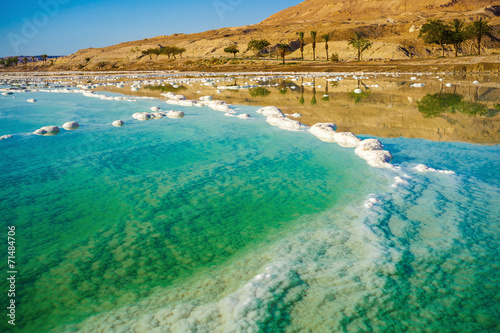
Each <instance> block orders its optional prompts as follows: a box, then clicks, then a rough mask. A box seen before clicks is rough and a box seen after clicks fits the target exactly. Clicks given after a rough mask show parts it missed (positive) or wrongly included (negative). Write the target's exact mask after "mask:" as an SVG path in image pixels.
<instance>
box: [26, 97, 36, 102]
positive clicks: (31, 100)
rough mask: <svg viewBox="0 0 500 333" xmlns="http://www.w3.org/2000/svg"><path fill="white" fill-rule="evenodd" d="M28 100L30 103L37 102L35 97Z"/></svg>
mask: <svg viewBox="0 0 500 333" xmlns="http://www.w3.org/2000/svg"><path fill="white" fill-rule="evenodd" d="M27 102H28V103H35V102H36V99H34V98H30V99H28V100H27Z"/></svg>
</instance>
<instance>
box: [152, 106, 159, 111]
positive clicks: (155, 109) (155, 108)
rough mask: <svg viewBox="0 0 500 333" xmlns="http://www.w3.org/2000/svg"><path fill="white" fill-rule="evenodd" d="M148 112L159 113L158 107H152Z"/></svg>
mask: <svg viewBox="0 0 500 333" xmlns="http://www.w3.org/2000/svg"><path fill="white" fill-rule="evenodd" d="M150 110H151V111H153V112H158V111H160V107H159V106H152V107H151V108H150Z"/></svg>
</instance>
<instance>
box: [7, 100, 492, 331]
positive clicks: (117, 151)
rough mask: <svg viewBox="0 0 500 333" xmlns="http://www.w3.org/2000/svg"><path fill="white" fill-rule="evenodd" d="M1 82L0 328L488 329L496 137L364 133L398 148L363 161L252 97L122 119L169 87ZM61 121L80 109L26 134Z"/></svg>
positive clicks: (142, 108) (146, 106)
mask: <svg viewBox="0 0 500 333" xmlns="http://www.w3.org/2000/svg"><path fill="white" fill-rule="evenodd" d="M15 96H16V98H15V99H13V98H12V97H6V98H2V99H0V135H3V134H15V135H14V137H12V138H10V139H7V140H3V141H0V151H1V158H0V170H2V173H1V175H0V185H1V186H2V192H1V193H0V209H1V211H2V215H3V223H2V224H3V225H4V226H3V228H5V230H6V229H7V228H6V227H5V226H6V225H15V226H16V242H17V256H18V257H17V268H18V270H19V280H18V282H17V283H18V284H17V288H18V293H17V297H16V301H17V302H18V307H17V325H16V327H15V329H12V327H8V326H5V327H6V329H7V330H8V331H12V332H49V331H56V332H67V331H83V332H98V331H103V332H113V331H116V332H125V331H127V332H128V331H130V332H154V331H156V332H170V331H172V332H189V331H193V332H212V331H216V332H238V331H241V332H280V331H283V332H284V331H286V332H298V331H312V332H331V331H344V332H367V331H383V332H401V331H410V332H424V331H429V332H456V331H461V332H468V331H481V330H482V331H485V332H490V331H491V332H493V331H497V330H499V329H500V326H499V325H500V323H499V318H500V306H499V304H500V291H499V287H498V285H499V282H500V281H499V280H500V275H499V274H498V270H499V264H500V259H499V255H500V253H499V252H500V247H499V245H500V244H499V243H500V241H499V238H500V236H499V235H500V233H499V231H500V230H499V222H500V221H499V219H500V211H499V208H498V206H499V205H498V203H499V202H500V176H499V172H498V171H499V170H500V165H499V157H500V154H499V153H500V149H499V147H498V146H478V145H470V144H461V143H453V144H452V143H436V142H430V141H424V140H410V139H380V140H381V141H382V142H383V143H384V144H385V145H386V147H387V148H388V149H389V150H390V151H391V152H392V153H393V155H394V156H395V159H394V161H393V163H395V164H397V165H400V166H401V170H400V171H390V170H380V169H374V168H370V167H369V166H368V165H367V164H366V163H365V162H364V161H363V160H361V159H359V158H358V157H357V156H356V155H355V154H354V152H353V149H346V148H341V147H339V146H337V145H334V144H328V143H323V142H321V141H319V140H317V139H316V138H315V137H313V136H312V135H310V134H309V133H307V132H301V133H291V132H287V131H282V130H280V129H278V128H274V127H271V126H269V125H268V124H267V123H266V122H265V119H264V118H263V117H261V116H260V115H258V114H257V113H256V112H255V111H256V108H254V107H240V108H241V109H240V110H238V111H239V112H246V113H249V114H251V115H252V116H253V118H252V119H249V120H242V119H238V118H228V117H224V116H223V113H221V112H217V111H213V110H211V109H209V108H196V107H192V108H190V107H176V109H178V110H182V111H184V112H185V113H186V116H185V117H184V118H182V119H168V118H163V119H160V120H149V121H145V122H139V121H136V120H133V119H132V118H131V115H132V114H133V113H135V112H141V111H148V109H149V108H150V107H151V106H156V105H159V106H161V107H162V108H163V109H164V110H165V109H166V110H168V109H170V106H168V105H166V104H164V103H160V101H155V100H138V101H137V102H136V103H129V102H126V101H102V100H99V99H93V98H87V97H84V96H82V95H80V94H49V93H41V92H39V93H27V94H16V95H15ZM32 97H33V98H35V99H37V103H34V104H30V103H26V99H27V98H32ZM167 107H168V108H167ZM116 119H122V120H124V121H125V125H124V126H123V127H121V128H115V127H113V126H111V122H112V121H114V120H116ZM66 121H77V122H79V123H80V128H79V129H78V130H76V131H65V130H61V133H60V134H58V135H56V136H52V137H40V136H33V135H27V134H26V133H28V132H33V131H34V130H36V129H37V128H40V127H42V126H46V125H57V126H61V125H62V124H63V123H64V122H66ZM420 163H423V164H426V165H428V166H430V167H433V168H436V169H444V170H453V171H455V172H456V175H446V174H440V173H425V174H421V173H418V172H417V171H415V170H414V169H413V167H414V166H415V165H417V164H420ZM396 176H399V177H402V178H403V179H405V181H406V182H404V183H400V184H398V185H395V186H393V184H395V179H394V177H396ZM368 198H375V199H376V202H375V203H374V205H373V207H371V208H367V207H365V202H366V200H367V199H368ZM374 201H375V200H374ZM4 284H5V282H3V281H2V290H5V289H6V288H7V285H6V284H5V286H4ZM4 324H6V323H5V322H2V325H4Z"/></svg>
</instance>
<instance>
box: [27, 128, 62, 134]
mask: <svg viewBox="0 0 500 333" xmlns="http://www.w3.org/2000/svg"><path fill="white" fill-rule="evenodd" d="M59 132H60V129H59V127H57V126H44V127H42V128H39V129H37V130H36V131H34V132H33V134H36V135H45V136H52V135H56V134H58V133H59Z"/></svg>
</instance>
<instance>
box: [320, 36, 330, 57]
mask: <svg viewBox="0 0 500 333" xmlns="http://www.w3.org/2000/svg"><path fill="white" fill-rule="evenodd" d="M321 38H323V40H324V41H325V50H326V61H328V41H329V40H330V34H323V35H322V36H321Z"/></svg>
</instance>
